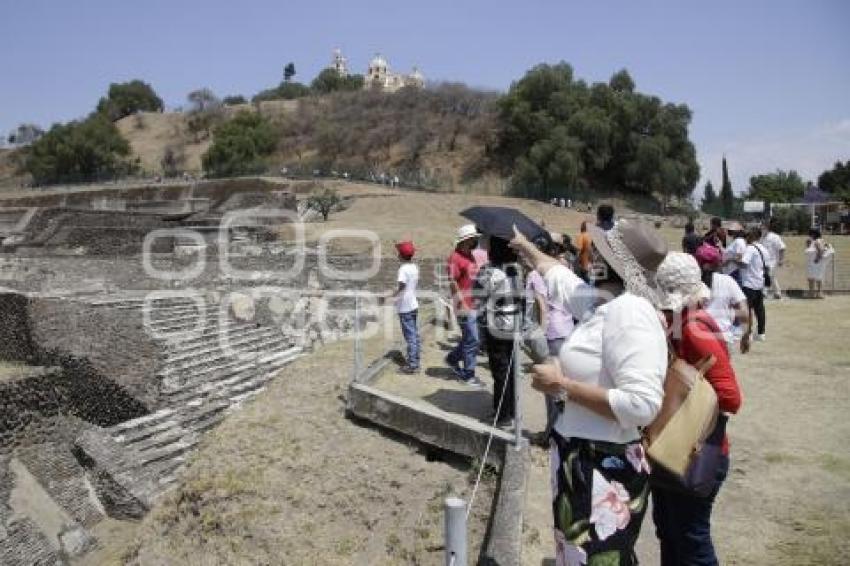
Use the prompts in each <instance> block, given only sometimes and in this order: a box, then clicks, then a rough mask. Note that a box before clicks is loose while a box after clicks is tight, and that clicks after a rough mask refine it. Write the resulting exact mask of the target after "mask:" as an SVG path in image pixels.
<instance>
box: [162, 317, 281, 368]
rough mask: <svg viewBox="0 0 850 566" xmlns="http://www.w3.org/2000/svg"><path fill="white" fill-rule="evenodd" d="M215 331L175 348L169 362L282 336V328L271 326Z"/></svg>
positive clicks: (169, 355) (168, 358)
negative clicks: (204, 338) (203, 339)
mask: <svg viewBox="0 0 850 566" xmlns="http://www.w3.org/2000/svg"><path fill="white" fill-rule="evenodd" d="M233 334H235V335H232V334H231V333H221V334H219V333H215V334H212V335H210V336H209V337H208V338H207V340H205V341H203V342H198V343H194V344H191V345H188V346H185V345H184V346H182V347H181V348H179V349H175V350H173V351H172V352H170V353H169V354H168V356H167V357H166V358H165V362H166V363H167V364H172V363H175V362H179V361H182V360H185V359H190V358H193V357H196V356H202V355H206V354H212V353H214V352H216V351H219V350H222V349H223V348H224V347H227V348H237V349H238V348H239V347H240V346H241V345H242V344H247V343H250V342H252V341H256V340H258V339H261V338H268V337H272V336H280V335H281V334H280V330H278V329H277V328H273V327H270V326H261V327H253V328H252V327H248V328H245V329H244V330H242V332H239V333H233Z"/></svg>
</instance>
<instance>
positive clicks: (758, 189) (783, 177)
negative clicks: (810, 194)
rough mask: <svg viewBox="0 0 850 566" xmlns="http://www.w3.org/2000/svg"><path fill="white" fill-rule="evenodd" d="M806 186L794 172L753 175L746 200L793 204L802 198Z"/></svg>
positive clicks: (779, 171)
mask: <svg viewBox="0 0 850 566" xmlns="http://www.w3.org/2000/svg"><path fill="white" fill-rule="evenodd" d="M805 189H806V186H805V183H803V179H801V178H800V175H798V174H797V172H796V171H793V170H792V171H787V172H786V171H782V170H780V169H777V170H776V172H774V173H767V174H764V175H753V176H752V177H750V190H749V192H748V193H747V198H748V199H750V200H763V201H766V202H771V203H773V202H793V201H795V200H797V199H799V198H800V197H802V196H803V191H805Z"/></svg>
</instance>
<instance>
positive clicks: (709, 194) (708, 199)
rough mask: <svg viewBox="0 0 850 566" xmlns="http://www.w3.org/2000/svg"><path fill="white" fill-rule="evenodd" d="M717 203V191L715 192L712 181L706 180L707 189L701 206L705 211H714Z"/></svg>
mask: <svg viewBox="0 0 850 566" xmlns="http://www.w3.org/2000/svg"><path fill="white" fill-rule="evenodd" d="M716 204H717V193H715V192H714V185H712V184H711V181H706V183H705V190H704V191H703V195H702V205H701V206H700V208H701V209H702V210H703V212H708V213H712V212H713V211H714V207H715V205H716Z"/></svg>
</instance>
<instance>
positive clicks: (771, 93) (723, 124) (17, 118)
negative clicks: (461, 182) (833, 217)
mask: <svg viewBox="0 0 850 566" xmlns="http://www.w3.org/2000/svg"><path fill="white" fill-rule="evenodd" d="M848 22H850V2H846V1H843V0H812V1H808V2H802V1H797V0H752V1H741V0H738V1H733V0H718V1H715V2H700V3H697V2H682V1H681V0H665V1H661V0H657V1H655V0H648V1H641V2H635V1H628V0H623V1H608V2H605V1H596V2H591V1H584V2H577V1H563V0H562V1H554V0H551V1H550V0H546V1H544V0H532V1H529V2H525V3H517V2H507V1H504V2H498V1H494V0H490V1H483V0H464V1H458V0H454V1H452V2H448V1H444V0H429V1H428V2H415V3H414V2H399V1H398V0H396V1H384V0H380V1H368V0H364V1H358V2H351V1H323V0H312V1H304V0H288V1H287V2H280V1H275V0H268V1H252V0H245V1H243V2H222V1H219V0H207V1H205V2H200V1H195V0H191V1H181V2H173V1H164V0H148V1H146V2H144V3H133V4H131V3H128V2H115V1H114V0H112V1H110V0H87V1H86V2H65V1H62V0H55V1H46V0H27V1H26V2H4V3H3V5H2V6H0V76H2V77H3V81H2V83H0V85H2V86H0V132H8V131H9V130H11V129H12V128H13V127H15V126H16V125H17V124H18V123H20V122H24V121H26V122H36V123H38V124H40V125H42V126H45V127H47V126H49V125H50V124H51V123H53V122H58V121H67V120H71V119H74V118H78V117H82V116H84V115H85V114H87V113H88V112H89V111H90V110H91V109H93V108H94V106H95V104H96V103H97V100H98V98H99V97H100V96H102V95H103V94H104V93H105V92H106V89H107V88H108V86H109V83H110V82H118V81H124V80H129V79H133V78H140V79H142V80H145V81H147V82H150V83H151V84H152V85H153V86H154V88H155V89H156V91H157V92H158V93H159V94H160V96H161V97H162V98H163V99H164V100H165V102H166V105H167V106H169V107H175V106H180V105H182V104H184V102H185V96H186V94H187V93H188V92H189V91H191V90H193V89H196V88H199V87H203V86H207V87H210V88H211V89H213V91H214V92H216V93H217V94H219V95H221V96H223V95H227V94H243V95H246V96H247V97H250V96H251V95H252V94H255V93H256V92H258V91H259V90H261V89H263V88H268V87H270V86H273V85H275V84H277V82H279V81H280V79H281V76H282V70H283V65H284V64H285V63H286V62H288V61H294V62H295V64H296V69H297V71H298V74H297V75H296V79H298V80H301V81H304V82H309V80H310V79H312V78H313V77H314V76H315V75H316V74H317V73H318V72H319V71H320V70H321V69H322V68H323V67H324V66H326V65H327V64H328V63H329V61H330V57H331V51H332V50H333V49H334V48H335V47H339V48H341V49H342V50H343V52H344V53H345V55H346V56H347V57H348V58H349V61H350V64H351V66H352V69H353V70H354V71H355V72H364V71H365V68H366V66H367V64H368V61H369V59H370V58H371V57H372V56H374V54H375V53H376V52H380V53H382V54H384V55H385V56H386V57H387V58H388V59H389V62H390V65H391V66H392V67H393V68H394V69H397V70H399V71H409V70H410V69H411V68H412V67H413V66H414V65H418V66H419V67H420V69H421V70H422V71H423V72H424V73H425V75H426V77H427V78H428V79H430V80H448V81H462V82H465V83H467V84H469V85H471V86H476V87H483V88H487V89H494V90H506V89H507V88H508V87H509V86H510V84H511V82H512V81H514V80H517V79H519V78H520V77H521V76H522V75H523V73H524V72H525V71H526V70H528V69H529V68H530V67H532V66H533V65H535V64H537V63H540V62H551V63H554V62H557V61H560V60H564V61H567V62H568V63H570V64H571V65H572V66H573V68H574V69H575V72H576V75H577V76H578V77H580V78H584V79H585V80H588V81H591V82H592V81H606V80H607V79H608V78H609V77H610V76H611V74H613V73H614V72H615V71H617V70H618V69H621V68H627V69H628V70H629V72H630V73H631V75H632V77H633V78H634V80H635V82H636V83H637V88H638V89H639V90H641V91H642V92H646V93H651V94H656V95H658V96H660V97H661V98H662V99H664V100H666V101H671V102H677V103H686V104H687V105H688V106H690V107H691V109H692V110H693V112H694V118H693V122H692V124H691V139H692V140H693V141H694V143H695V144H696V147H697V154H698V159H699V162H700V165H701V167H702V175H703V181H701V183H700V187H699V188H698V191H697V192H701V190H702V183H703V182H704V180H705V179H711V180H712V181H713V182H714V184H715V185H716V186H717V185H719V181H720V159H721V156H722V155H723V154H724V153H725V154H726V155H727V159H728V161H729V169H730V174H731V176H732V180H733V185H734V187H735V189H736V190H743V189H745V188H746V186H747V181H748V179H749V176H750V175H752V174H756V173H762V172H769V171H771V170H773V169H776V168H783V169H796V170H798V171H799V172H800V173H801V174H802V175H803V177H804V178H814V177H816V176H817V174H818V173H820V172H821V171H822V170H823V169H825V168H828V167H830V166H831V165H832V164H833V162H835V161H836V160H837V159H842V160H846V159H850V71H848V69H850V34H848V33H847V24H848Z"/></svg>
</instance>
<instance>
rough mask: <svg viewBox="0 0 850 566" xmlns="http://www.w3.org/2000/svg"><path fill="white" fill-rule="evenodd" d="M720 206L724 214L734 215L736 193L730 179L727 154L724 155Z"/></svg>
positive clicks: (727, 215)
mask: <svg viewBox="0 0 850 566" xmlns="http://www.w3.org/2000/svg"><path fill="white" fill-rule="evenodd" d="M720 208H721V210H722V211H723V216H726V217H727V218H728V217H729V216H732V212H733V211H734V209H735V195H734V193H733V192H732V182H731V181H730V180H729V169H728V168H727V167H726V156H725V155H724V156H723V184H722V185H721V186H720Z"/></svg>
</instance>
